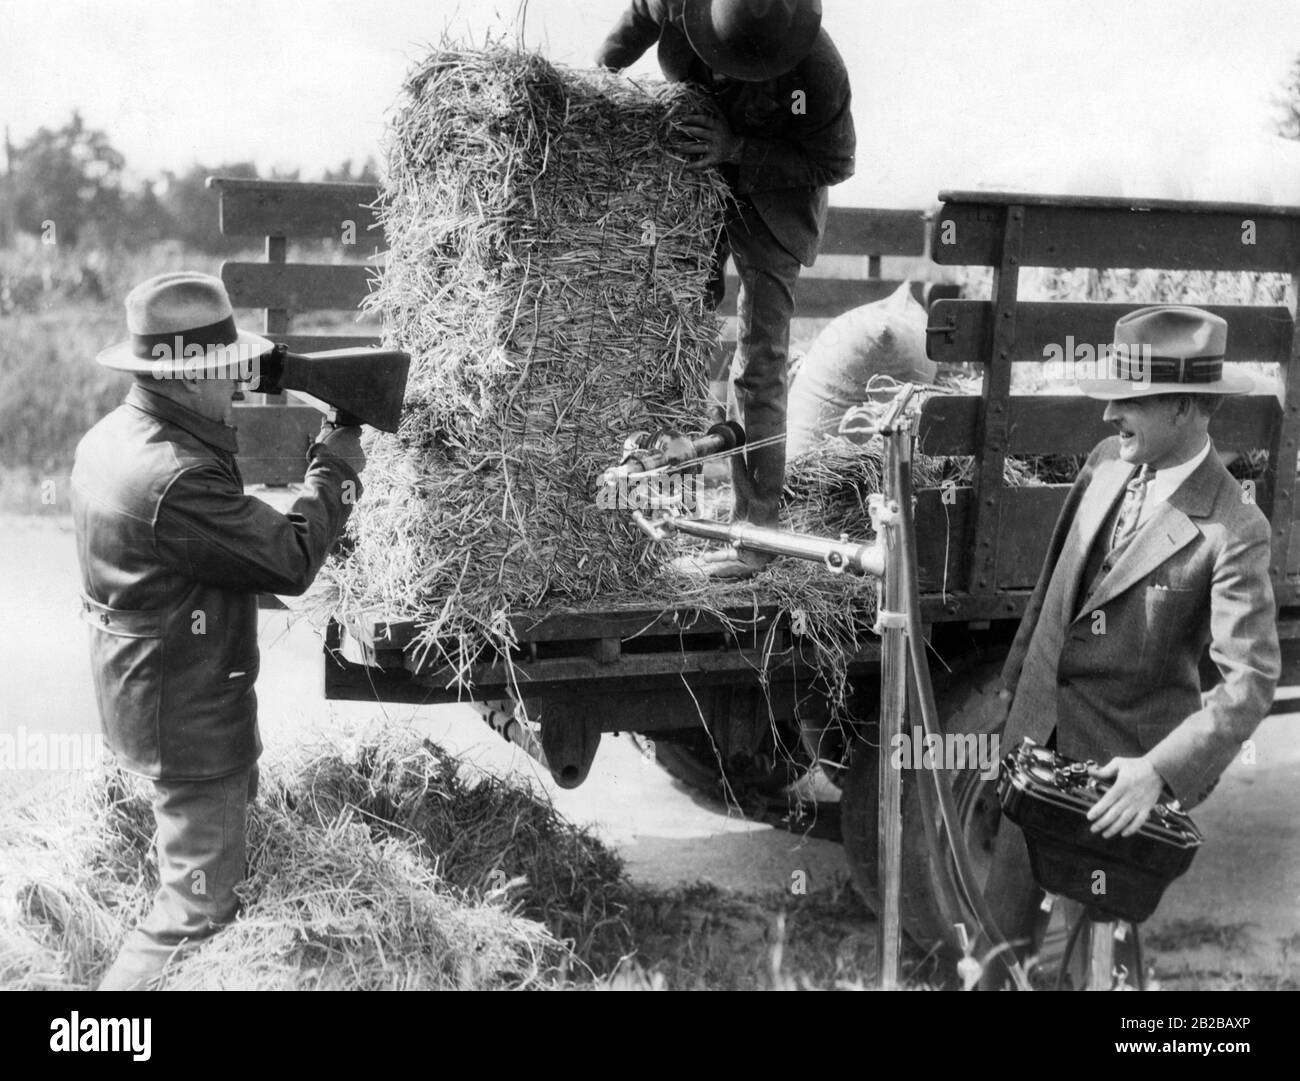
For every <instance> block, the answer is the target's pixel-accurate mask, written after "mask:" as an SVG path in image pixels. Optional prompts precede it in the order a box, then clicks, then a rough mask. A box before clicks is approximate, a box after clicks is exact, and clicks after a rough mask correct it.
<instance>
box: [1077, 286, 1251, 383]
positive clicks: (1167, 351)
mask: <svg viewBox="0 0 1300 1081" xmlns="http://www.w3.org/2000/svg"><path fill="white" fill-rule="evenodd" d="M1227 345H1228V324H1227V323H1226V322H1224V320H1222V319H1221V318H1219V316H1217V315H1212V314H1210V313H1209V312H1207V311H1204V310H1202V309H1201V308H1193V307H1191V306H1190V305H1187V304H1156V305H1153V306H1152V307H1149V308H1138V309H1137V310H1136V311H1132V312H1129V313H1128V314H1127V315H1123V316H1120V318H1119V319H1118V320H1117V321H1116V323H1115V340H1114V343H1113V344H1112V345H1111V347H1110V350H1109V354H1108V356H1107V357H1106V367H1107V369H1108V371H1109V372H1111V373H1112V374H1111V377H1110V378H1106V379H1080V380H1079V389H1080V390H1081V391H1083V393H1084V394H1086V395H1088V397H1089V398H1100V399H1102V400H1103V401H1116V400H1118V399H1121V398H1145V397H1149V396H1151V395H1154V394H1248V393H1250V391H1251V390H1253V389H1254V386H1255V383H1254V380H1252V379H1251V377H1250V376H1249V375H1246V374H1244V373H1229V372H1225V371H1224V368H1223V354H1224V350H1225V349H1226V348H1227Z"/></svg>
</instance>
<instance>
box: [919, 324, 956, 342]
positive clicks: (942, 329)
mask: <svg viewBox="0 0 1300 1081" xmlns="http://www.w3.org/2000/svg"><path fill="white" fill-rule="evenodd" d="M931 334H942V335H943V340H944V343H945V344H946V345H952V343H953V342H954V341H955V340H956V337H957V320H956V319H949V320H948V322H946V323H940V324H939V325H938V326H932V327H926V328H925V335H926V337H927V338H928V337H929V336H930V335H931Z"/></svg>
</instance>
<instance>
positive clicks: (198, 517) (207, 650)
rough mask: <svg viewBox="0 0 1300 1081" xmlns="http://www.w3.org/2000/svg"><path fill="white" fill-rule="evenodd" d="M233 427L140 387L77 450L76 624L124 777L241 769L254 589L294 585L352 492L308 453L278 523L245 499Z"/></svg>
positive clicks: (303, 583)
mask: <svg viewBox="0 0 1300 1081" xmlns="http://www.w3.org/2000/svg"><path fill="white" fill-rule="evenodd" d="M236 449H237V444H236V438H235V429H234V428H232V427H229V426H227V425H225V424H221V423H219V422H216V421H212V420H208V419H207V418H205V417H202V416H200V415H199V414H197V413H194V412H192V411H190V410H188V409H186V408H185V407H184V406H182V405H181V404H179V403H178V402H175V401H172V400H171V399H170V398H167V397H164V396H162V395H160V394H155V393H153V392H152V391H150V390H149V389H148V387H147V385H146V384H144V383H136V384H135V385H134V386H132V388H131V389H130V391H129V392H128V393H127V396H126V400H125V402H124V403H123V404H122V405H120V406H119V407H118V408H117V409H116V410H114V411H113V412H112V413H110V414H109V415H108V416H106V417H105V418H104V419H103V420H101V421H100V422H99V423H98V424H96V425H95V426H94V427H93V428H92V429H91V430H90V431H89V432H88V433H87V434H86V436H85V437H84V438H83V439H82V440H81V443H80V444H79V445H78V447H77V453H76V461H75V464H74V466H73V470H72V513H73V523H74V526H75V528H76V536H77V556H78V559H79V561H80V564H81V578H82V591H83V596H82V618H83V619H84V620H85V621H86V622H87V623H89V625H90V627H91V635H90V638H91V642H90V648H91V663H92V667H93V670H94V677H95V694H96V698H97V700H98V703H99V712H100V718H101V721H102V723H103V727H104V732H105V737H106V740H107V742H108V745H109V746H110V747H111V748H112V749H113V751H114V753H115V754H116V755H117V757H118V760H119V761H120V762H121V763H122V765H123V766H125V767H126V768H127V769H129V770H132V771H133V772H136V773H141V774H143V775H144V776H146V777H152V778H155V779H162V780H205V779H210V778H215V777H221V776H225V775H228V774H230V773H234V772H236V771H238V770H241V769H246V768H247V767H249V766H250V765H252V764H253V763H254V762H256V760H257V757H258V755H259V754H260V753H261V750H262V744H261V740H260V738H259V736H258V731H257V697H256V695H255V693H254V690H253V684H254V681H255V680H256V679H257V672H258V648H257V594H258V593H259V592H263V591H264V592H271V593H280V594H286V595H297V594H300V593H303V592H304V591H306V589H307V587H308V586H309V585H310V584H311V582H312V580H313V579H314V578H315V576H316V572H317V571H318V570H319V569H320V567H321V564H322V563H323V562H324V560H325V557H326V555H327V554H328V553H329V550H330V548H331V547H332V545H333V543H334V541H335V540H336V539H337V537H338V535H339V533H340V532H341V531H342V529H343V526H344V524H345V523H346V521H347V518H348V514H349V513H350V512H351V509H352V503H353V502H355V500H356V498H358V497H359V496H360V493H361V485H360V481H359V480H358V478H357V475H356V473H355V472H354V471H353V469H352V468H351V466H349V465H347V464H346V463H345V462H344V461H342V460H341V459H339V458H336V457H334V456H333V455H331V454H329V453H328V452H326V451H325V449H324V447H323V446H322V445H320V444H316V445H314V446H313V447H312V448H311V449H310V450H309V451H308V462H309V466H308V469H307V473H306V476H305V478H304V485H305V490H304V491H303V493H302V495H301V496H300V497H299V498H298V500H297V501H296V502H295V503H294V505H293V507H292V508H291V510H290V511H289V513H288V514H281V513H280V512H278V511H276V510H275V509H273V508H272V507H270V506H269V505H267V504H266V503H264V502H262V501H261V500H259V499H255V498H253V497H252V496H248V495H246V494H245V493H244V486H243V481H242V479H241V477H240V475H239V468H238V466H237V465H236V463H235V452H236Z"/></svg>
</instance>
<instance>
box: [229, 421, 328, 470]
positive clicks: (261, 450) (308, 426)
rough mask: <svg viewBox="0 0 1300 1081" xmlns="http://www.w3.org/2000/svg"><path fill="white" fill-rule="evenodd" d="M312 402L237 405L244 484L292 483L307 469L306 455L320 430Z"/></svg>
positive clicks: (236, 425)
mask: <svg viewBox="0 0 1300 1081" xmlns="http://www.w3.org/2000/svg"><path fill="white" fill-rule="evenodd" d="M321 419H322V418H321V413H320V412H319V411H318V410H316V409H313V408H312V407H311V406H309V405H300V404H286V405H236V406H235V416H234V425H235V427H236V428H238V429H239V447H240V453H239V455H238V458H239V471H240V473H241V474H242V475H243V478H244V483H245V484H292V483H294V482H295V481H300V480H302V476H303V473H304V472H306V469H307V462H306V458H305V455H306V453H307V448H308V447H310V446H311V444H312V440H313V439H314V438H315V436H316V433H317V432H319V431H320V425H321Z"/></svg>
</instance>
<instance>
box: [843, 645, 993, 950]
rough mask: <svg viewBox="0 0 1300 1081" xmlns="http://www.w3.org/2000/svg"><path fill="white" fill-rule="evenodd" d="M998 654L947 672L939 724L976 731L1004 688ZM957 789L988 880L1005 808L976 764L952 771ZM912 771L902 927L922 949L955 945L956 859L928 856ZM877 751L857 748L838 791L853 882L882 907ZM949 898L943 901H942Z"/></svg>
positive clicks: (979, 867)
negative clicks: (990, 702)
mask: <svg viewBox="0 0 1300 1081" xmlns="http://www.w3.org/2000/svg"><path fill="white" fill-rule="evenodd" d="M1001 670H1002V662H1001V660H1000V659H989V658H987V657H983V658H976V659H972V660H971V661H969V662H967V663H966V664H964V665H962V666H961V667H960V668H959V669H957V670H956V671H954V672H953V673H952V674H950V675H948V676H947V677H946V678H944V679H943V681H942V682H941V683H940V682H939V681H938V680H936V683H937V684H939V685H937V686H936V688H935V697H936V700H937V704H938V707H939V722H940V725H941V727H942V729H943V731H945V732H961V733H965V732H978V731H979V723H980V719H981V718H982V717H983V716H984V715H985V714H984V710H983V708H982V707H983V704H984V703H985V702H986V701H987V699H988V698H989V697H990V696H992V695H995V694H996V693H997V690H998V688H999V687H1000V686H1001V682H1000V675H1001ZM951 776H952V778H953V788H954V792H953V795H954V797H955V799H956V803H957V813H958V817H959V819H960V821H961V828H962V830H963V832H964V833H965V836H966V844H967V845H968V847H969V849H970V853H971V862H972V864H973V865H974V870H975V877H976V881H977V883H978V885H980V886H981V887H982V886H983V884H984V882H985V880H986V878H987V876H988V869H989V863H990V860H991V857H992V843H993V837H994V836H995V835H996V832H997V825H998V821H999V818H1000V810H999V806H998V801H997V795H996V791H995V787H996V781H984V780H982V779H981V777H980V776H979V772H978V771H977V770H961V771H957V772H955V773H953V774H951ZM920 781H921V777H920V775H919V774H918V773H917V772H916V771H914V770H904V771H903V786H902V817H903V853H902V857H903V858H902V880H901V886H900V896H901V910H902V924H903V932H904V933H905V934H906V935H907V937H908V938H910V939H911V940H912V941H913V942H914V943H916V945H917V946H919V947H920V948H921V949H923V950H926V951H929V950H932V949H934V948H935V947H949V948H951V949H957V948H958V941H957V933H956V931H955V930H954V928H953V926H952V920H951V919H950V918H949V915H948V913H951V912H952V911H953V910H954V906H953V902H952V901H951V898H952V896H953V889H954V885H953V884H954V882H955V871H954V868H953V865H952V861H951V858H949V859H947V860H945V861H944V863H943V864H942V865H940V866H935V865H934V863H933V861H932V860H931V859H930V852H929V848H928V846H927V845H926V843H925V826H924V822H923V819H922V817H921V802H920V790H919V787H918V785H919V782H920ZM879 803H880V797H879V777H878V776H877V749H876V747H874V746H871V745H870V744H867V743H860V744H858V745H857V746H856V747H855V750H854V755H853V760H852V762H851V763H850V766H849V769H848V772H847V774H846V775H845V777H844V783H843V785H842V787H841V797H840V825H841V829H842V831H843V837H844V851H845V855H846V857H847V858H848V862H849V871H850V873H851V874H852V876H853V882H854V885H855V886H856V887H857V889H858V892H859V893H861V894H862V896H863V899H864V900H865V901H866V902H867V905H868V906H869V907H870V908H871V909H872V910H873V911H875V912H879V910H880V900H879V893H878V889H877V874H876V836H877V828H878V827H877V823H878V820H879ZM945 899H946V900H945Z"/></svg>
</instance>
